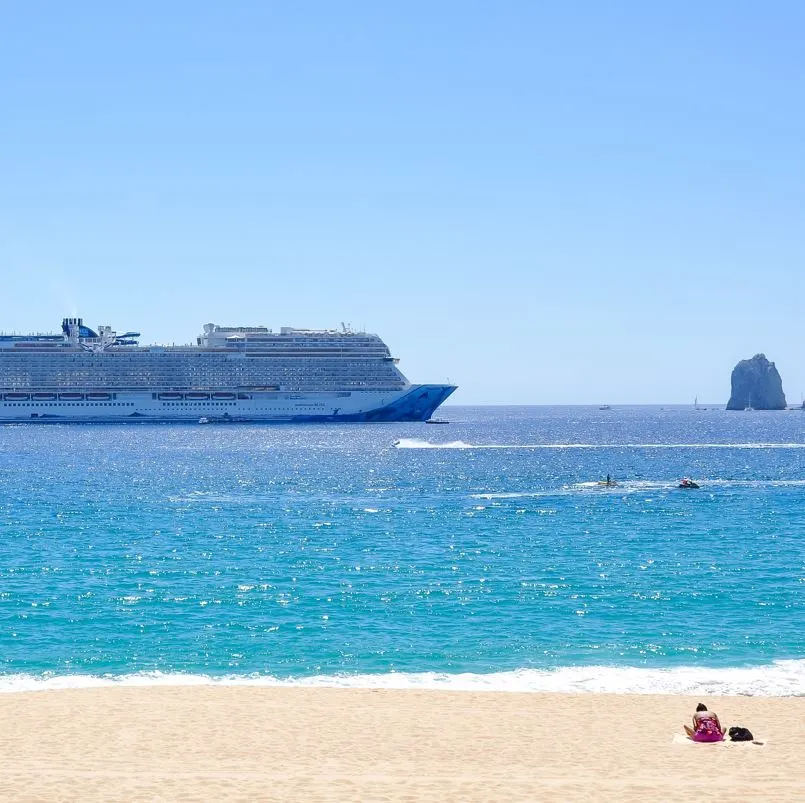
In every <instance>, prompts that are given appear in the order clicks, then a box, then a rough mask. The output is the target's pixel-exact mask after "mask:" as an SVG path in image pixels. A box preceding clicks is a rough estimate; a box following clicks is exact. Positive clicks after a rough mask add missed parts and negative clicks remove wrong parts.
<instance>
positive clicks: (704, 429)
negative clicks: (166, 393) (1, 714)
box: [0, 407, 805, 694]
mask: <svg viewBox="0 0 805 803" xmlns="http://www.w3.org/2000/svg"><path fill="white" fill-rule="evenodd" d="M442 415H443V416H444V417H446V418H449V419H450V422H451V423H450V424H449V425H447V426H427V425H423V424H383V425H341V426H337V425H336V426H333V425H328V426H317V425H304V426H276V427H271V426H246V425H243V426H240V425H229V426H226V425H222V426H214V425H210V426H198V425H196V426H173V425H162V426H159V425H146V424H142V425H129V426H116V425H98V426H80V425H72V426H69V425H54V426H5V427H0V532H2V540H1V541H0V614H1V616H0V621H1V622H2V624H1V625H0V689H17V688H32V687H37V685H42V684H43V683H44V684H50V685H59V684H62V685H82V684H84V685H86V684H91V683H98V682H113V681H118V682H119V681H121V680H122V681H124V682H208V681H210V680H218V681H224V682H272V683H273V682H285V681H288V682H295V683H339V684H356V685H384V684H385V685H440V684H442V685H453V686H456V687H463V686H467V687H485V688H568V689H576V688H578V689H583V688H596V689H612V690H649V689H652V690H659V691H661V690H666V689H667V690H679V689H688V690H690V689H697V690H698V689H702V690H709V691H711V692H719V691H724V692H729V691H738V692H742V693H752V694H763V693H783V694H805V635H803V624H804V623H805V616H804V615H803V614H804V613H805V610H804V609H805V505H803V498H804V497H805V413H802V412H799V411H790V412H779V413H760V412H757V413H727V412H725V411H722V410H708V411H700V412H696V411H693V410H691V409H681V408H677V409H675V408H667V409H660V408H656V407H634V408H619V409H613V410H611V411H600V410H597V409H594V408H574V407H555V408H551V407H544V408H540V407H531V408H468V407H464V408H462V407H453V408H449V407H448V408H443V410H442ZM607 473H609V474H611V475H612V476H613V477H615V478H616V479H617V480H618V481H619V485H618V486H617V487H615V488H602V487H599V486H598V485H595V484H594V483H595V480H597V479H599V478H602V477H603V476H605V475H606V474H607ZM683 475H689V476H692V477H694V478H696V479H697V480H699V481H700V482H701V485H702V487H701V489H700V490H698V491H680V490H678V489H677V488H676V487H675V485H676V481H677V480H678V478H679V477H681V476H683Z"/></svg>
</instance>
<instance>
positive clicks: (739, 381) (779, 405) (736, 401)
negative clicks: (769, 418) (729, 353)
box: [727, 354, 785, 410]
mask: <svg viewBox="0 0 805 803" xmlns="http://www.w3.org/2000/svg"><path fill="white" fill-rule="evenodd" d="M747 408H750V409H753V410H785V394H784V393H783V380H782V379H780V374H779V372H778V371H777V369H776V368H775V367H774V363H773V362H769V361H768V360H767V359H766V355H765V354H755V356H754V357H752V359H751V360H741V361H740V362H739V363H738V364H737V365H736V366H735V368H733V369H732V394H731V395H730V400H729V401H728V402H727V409H728V410H746V409H747Z"/></svg>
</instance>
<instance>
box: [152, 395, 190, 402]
mask: <svg viewBox="0 0 805 803" xmlns="http://www.w3.org/2000/svg"><path fill="white" fill-rule="evenodd" d="M157 398H158V399H162V400H163V401H178V400H179V399H182V398H184V397H183V396H182V394H181V393H157Z"/></svg>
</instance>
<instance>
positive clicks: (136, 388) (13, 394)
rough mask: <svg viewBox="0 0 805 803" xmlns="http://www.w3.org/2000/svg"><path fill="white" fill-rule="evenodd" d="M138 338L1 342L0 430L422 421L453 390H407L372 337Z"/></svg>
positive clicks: (285, 333) (312, 333) (218, 333)
mask: <svg viewBox="0 0 805 803" xmlns="http://www.w3.org/2000/svg"><path fill="white" fill-rule="evenodd" d="M139 337H140V335H139V333H137V332H126V333H125V334H122V335H118V334H117V333H115V332H114V331H112V329H111V328H110V327H108V326H100V327H98V330H97V332H96V331H94V330H92V329H90V328H89V327H87V326H85V325H84V323H83V321H82V320H81V318H65V319H64V321H63V322H62V333H61V334H52V335H0V421H2V422H9V421H16V422H22V421H25V422H37V423H47V422H58V421H87V422H90V421H92V422H98V421H198V420H199V419H201V418H205V419H207V420H208V421H265V422H295V421H424V420H426V419H428V418H429V417H430V416H431V414H432V413H433V411H434V410H435V409H436V408H437V407H438V406H439V405H440V404H441V403H442V402H443V401H444V400H445V399H446V398H447V397H448V396H449V395H450V394H451V393H452V392H453V391H454V390H455V386H453V385H412V384H411V383H410V382H409V381H408V380H407V379H406V378H405V376H403V374H402V373H401V372H400V370H399V369H398V368H397V360H396V359H395V358H394V357H392V356H391V353H390V352H389V349H388V347H387V346H386V344H385V343H384V342H383V341H382V340H381V339H380V338H379V337H378V336H377V335H374V334H368V333H366V332H353V331H351V330H350V329H349V328H347V327H345V326H342V328H341V329H340V330H330V329H327V330H311V329H294V328H291V327H283V328H282V329H280V331H279V332H273V331H272V330H271V329H268V328H265V327H225V326H216V325H215V324H207V325H206V326H204V332H203V334H202V335H201V336H199V337H198V338H197V343H196V345H195V346H156V345H154V346H141V345H139V342H138V339H139Z"/></svg>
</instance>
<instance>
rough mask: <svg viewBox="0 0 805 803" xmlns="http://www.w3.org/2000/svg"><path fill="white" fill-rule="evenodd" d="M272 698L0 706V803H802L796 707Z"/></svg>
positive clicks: (519, 698) (400, 696)
mask: <svg viewBox="0 0 805 803" xmlns="http://www.w3.org/2000/svg"><path fill="white" fill-rule="evenodd" d="M699 699H700V698H688V697H675V696H645V695H614V694H612V695H593V694H589V695H588V694H575V695H565V694H523V693H495V692H483V693H470V692H447V691H424V690H422V691H420V690H405V691H402V690H352V689H325V688H315V689H310V688H308V689H305V688H265V687H222V686H217V687H215V686H201V687H164V686H163V687H140V688H132V687H114V688H96V689H74V690H59V691H40V692H23V693H14V694H4V695H2V696H0V722H2V726H0V750H1V751H2V764H1V765H0V766H1V767H2V772H0V799H2V800H3V801H56V800H58V801H88V800H91V801H95V800H104V801H109V800H127V801H197V800H226V801H240V800H243V801H245V800H260V801H273V800H277V801H289V800H299V801H302V800H305V801H344V800H361V801H364V800H365V801H385V800H389V801H437V800H440V801H443V800H460V801H481V800H483V801H489V800H548V799H551V800H582V799H585V800H619V801H631V800H635V801H637V800H658V801H659V800H664V801H667V800H671V799H674V800H694V799H700V798H701V794H702V790H703V789H705V788H706V789H709V790H710V791H711V792H714V793H717V794H719V795H722V794H723V795H725V796H729V797H730V798H732V799H736V800H742V799H751V800H753V801H755V800H776V801H781V800H795V799H796V800H801V799H802V790H803V789H805V769H803V767H804V766H805V765H804V764H803V762H802V758H801V753H802V746H803V744H805V699H803V698H757V697H756V698H747V697H716V698H712V699H710V700H707V699H705V702H707V703H708V704H709V705H710V706H711V707H712V708H713V709H714V710H716V711H717V713H719V715H720V716H721V719H722V721H723V723H724V724H725V725H732V724H741V725H745V726H748V727H749V728H750V729H751V730H752V731H753V733H754V734H755V735H756V736H757V737H758V738H761V739H763V740H764V741H765V744H764V745H762V746H760V745H755V744H748V743H746V744H726V745H694V744H691V743H687V744H685V743H682V742H681V741H680V740H679V739H676V740H675V738H674V734H675V733H676V734H679V733H681V732H682V727H681V726H682V723H683V722H684V721H688V720H689V718H690V714H691V712H692V711H693V709H694V707H695V704H696V702H698V701H699Z"/></svg>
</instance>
